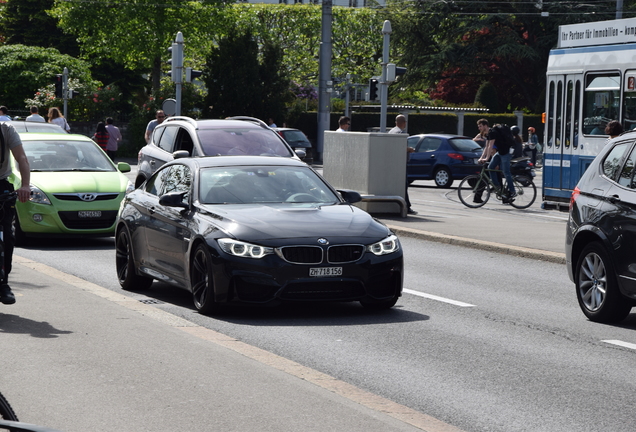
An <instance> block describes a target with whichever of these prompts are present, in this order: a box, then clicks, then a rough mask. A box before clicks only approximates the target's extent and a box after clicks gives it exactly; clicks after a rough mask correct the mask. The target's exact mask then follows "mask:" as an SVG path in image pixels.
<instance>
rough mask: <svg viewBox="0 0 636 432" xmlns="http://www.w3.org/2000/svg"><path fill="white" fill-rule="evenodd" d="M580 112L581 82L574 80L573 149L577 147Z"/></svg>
mask: <svg viewBox="0 0 636 432" xmlns="http://www.w3.org/2000/svg"><path fill="white" fill-rule="evenodd" d="M580 112H581V81H580V80H576V90H575V91H574V148H576V147H578V145H579V115H580Z"/></svg>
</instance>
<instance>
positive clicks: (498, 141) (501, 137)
mask: <svg viewBox="0 0 636 432" xmlns="http://www.w3.org/2000/svg"><path fill="white" fill-rule="evenodd" d="M514 145H515V140H514V138H513V136H512V132H511V131H510V128H509V127H508V126H506V125H501V124H496V125H494V126H493V127H491V128H490V131H489V132H488V140H487V141H486V147H484V151H483V153H482V155H481V157H480V158H479V163H486V162H487V161H488V158H489V157H490V155H491V154H493V153H494V155H493V156H492V159H491V160H490V164H489V165H488V169H491V170H495V169H501V171H503V175H504V177H505V178H506V182H507V183H508V193H505V191H502V196H503V203H504V204H508V203H510V202H511V200H513V199H514V197H515V196H516V195H517V192H516V191H515V186H514V182H513V180H512V173H511V172H510V160H511V159H512V154H510V149H511V148H513V147H514ZM499 167H501V168H499ZM497 174H498V173H497V172H496V171H490V178H491V179H492V182H493V184H494V185H495V186H496V187H498V188H501V181H500V180H499V176H498V175H497Z"/></svg>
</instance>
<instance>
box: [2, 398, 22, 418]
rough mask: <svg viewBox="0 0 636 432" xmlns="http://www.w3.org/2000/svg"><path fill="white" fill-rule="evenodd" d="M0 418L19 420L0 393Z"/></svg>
mask: <svg viewBox="0 0 636 432" xmlns="http://www.w3.org/2000/svg"><path fill="white" fill-rule="evenodd" d="M0 419H2V420H8V421H19V420H18V416H16V415H15V412H14V411H13V408H11V405H9V401H8V400H7V399H6V398H5V397H4V396H2V393H0Z"/></svg>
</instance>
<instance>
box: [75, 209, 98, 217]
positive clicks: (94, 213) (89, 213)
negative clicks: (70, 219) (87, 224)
mask: <svg viewBox="0 0 636 432" xmlns="http://www.w3.org/2000/svg"><path fill="white" fill-rule="evenodd" d="M77 216H78V217H81V218H98V217H102V211H101V210H82V211H78V212H77Z"/></svg>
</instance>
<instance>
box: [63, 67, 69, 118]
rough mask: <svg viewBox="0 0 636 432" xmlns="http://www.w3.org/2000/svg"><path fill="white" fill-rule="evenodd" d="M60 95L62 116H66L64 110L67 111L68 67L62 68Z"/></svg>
mask: <svg viewBox="0 0 636 432" xmlns="http://www.w3.org/2000/svg"><path fill="white" fill-rule="evenodd" d="M62 76H63V79H62V97H63V100H64V117H66V112H67V111H68V68H67V67H65V68H64V72H63V73H62Z"/></svg>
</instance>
